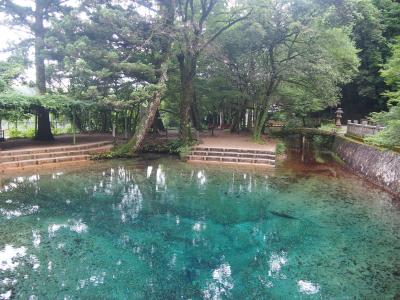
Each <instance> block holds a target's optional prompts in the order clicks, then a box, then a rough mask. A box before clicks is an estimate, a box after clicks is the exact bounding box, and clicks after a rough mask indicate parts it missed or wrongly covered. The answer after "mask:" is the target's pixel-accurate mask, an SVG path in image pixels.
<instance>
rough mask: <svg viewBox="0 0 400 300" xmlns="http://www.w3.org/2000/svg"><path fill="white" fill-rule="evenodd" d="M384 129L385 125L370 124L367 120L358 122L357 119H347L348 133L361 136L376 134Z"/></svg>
mask: <svg viewBox="0 0 400 300" xmlns="http://www.w3.org/2000/svg"><path fill="white" fill-rule="evenodd" d="M383 129H385V127H382V126H375V125H368V124H367V122H366V121H364V122H363V123H362V124H358V122H357V121H354V122H351V120H349V121H347V134H349V135H353V136H357V137H361V138H364V137H367V136H371V135H374V134H375V133H377V132H379V131H382V130H383Z"/></svg>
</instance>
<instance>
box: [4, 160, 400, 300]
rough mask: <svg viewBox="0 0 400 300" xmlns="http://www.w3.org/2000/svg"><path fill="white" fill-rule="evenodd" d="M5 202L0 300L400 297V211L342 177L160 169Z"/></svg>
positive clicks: (112, 168) (22, 186)
mask: <svg viewBox="0 0 400 300" xmlns="http://www.w3.org/2000/svg"><path fill="white" fill-rule="evenodd" d="M333 175H335V176H336V177H335V176H333ZM0 191H1V192H0V294H1V296H0V299H8V298H11V299H12V298H17V299H29V298H30V299H77V298H81V299H82V298H83V299H143V298H147V299H296V298H297V299H328V298H336V299H350V298H369V299H392V298H393V297H395V295H397V296H399V295H400V257H399V256H400V254H399V253H400V208H399V204H398V201H395V200H394V199H393V198H392V197H391V196H390V195H389V194H386V193H385V192H383V191H382V190H379V189H377V188H375V187H373V186H371V185H369V184H367V183H365V182H363V181H361V180H360V179H358V178H356V177H355V176H352V175H349V174H346V173H344V172H341V171H339V172H338V171H337V170H333V171H332V170H331V171H329V170H328V171H326V172H325V171H323V172H321V171H318V172H313V171H307V172H305V171H304V170H303V171H301V170H300V171H299V170H297V171H290V170H289V169H288V168H286V167H281V168H278V169H277V170H276V171H274V170H269V171H268V170H265V169H256V170H252V169H246V168H244V169H243V168H237V169H236V168H229V167H224V166H206V165H190V164H185V163H182V162H179V161H178V160H176V159H174V158H152V157H150V158H148V159H141V160H136V161H124V160H122V161H121V160H120V161H109V162H98V163H94V164H93V165H91V166H90V167H88V168H86V169H81V170H77V171H71V170H70V171H64V172H63V171H60V172H55V173H52V174H29V175H27V176H16V177H12V178H8V179H3V180H2V181H1V190H0Z"/></svg>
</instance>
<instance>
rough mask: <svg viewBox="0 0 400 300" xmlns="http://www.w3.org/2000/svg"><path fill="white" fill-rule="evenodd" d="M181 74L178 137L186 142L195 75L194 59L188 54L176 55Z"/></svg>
mask: <svg viewBox="0 0 400 300" xmlns="http://www.w3.org/2000/svg"><path fill="white" fill-rule="evenodd" d="M178 61H179V70H180V73H181V107H180V127H179V137H180V139H181V140H182V141H184V142H187V141H188V140H189V139H190V109H191V106H192V103H193V97H194V84H193V78H194V75H195V74H196V59H195V57H194V56H193V54H191V53H190V52H186V53H185V54H184V53H180V54H179V55H178Z"/></svg>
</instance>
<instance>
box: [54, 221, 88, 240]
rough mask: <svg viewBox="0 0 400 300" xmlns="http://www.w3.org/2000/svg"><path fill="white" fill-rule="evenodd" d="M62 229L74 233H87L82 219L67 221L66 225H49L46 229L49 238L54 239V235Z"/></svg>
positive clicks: (86, 227)
mask: <svg viewBox="0 0 400 300" xmlns="http://www.w3.org/2000/svg"><path fill="white" fill-rule="evenodd" d="M63 228H67V229H69V230H70V231H73V232H76V233H79V234H80V233H85V232H87V231H88V226H87V225H86V224H85V223H84V222H83V221H82V219H79V220H75V219H68V222H67V223H66V224H51V225H49V226H48V227H47V232H48V235H49V237H55V235H56V233H57V232H58V231H59V230H60V229H63Z"/></svg>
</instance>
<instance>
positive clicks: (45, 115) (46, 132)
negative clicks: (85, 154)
mask: <svg viewBox="0 0 400 300" xmlns="http://www.w3.org/2000/svg"><path fill="white" fill-rule="evenodd" d="M63 2H64V1H62V0H56V1H51V0H31V1H25V2H24V4H25V5H18V4H16V3H15V2H14V1H12V0H1V1H0V12H3V13H5V14H6V15H7V16H8V17H9V20H8V21H9V22H8V23H9V25H10V26H16V27H23V28H25V29H27V30H28V31H29V32H30V33H31V34H32V36H33V38H29V39H27V40H24V41H23V42H22V43H20V44H19V45H18V46H17V47H22V46H24V47H31V46H32V45H33V46H34V50H35V51H34V53H35V58H34V65H35V68H36V87H37V91H38V93H39V94H40V95H44V94H46V92H47V88H46V81H47V79H48V78H47V76H46V66H45V59H46V55H47V54H46V43H45V40H46V34H47V32H48V28H47V27H45V25H44V23H45V22H49V20H50V18H51V17H53V16H55V15H56V14H60V13H62V12H65V11H66V10H67V7H66V6H65V5H64V3H63ZM36 114H37V116H38V130H37V132H36V135H35V139H36V140H42V141H50V140H53V139H54V137H53V134H52V132H51V126H50V119H49V111H48V110H46V109H45V108H43V107H38V108H37V111H36Z"/></svg>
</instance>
